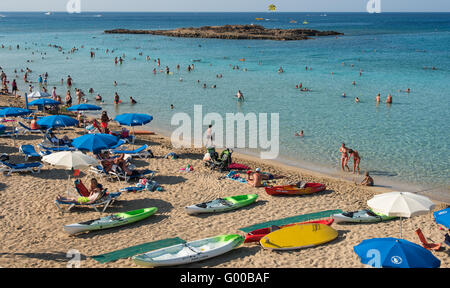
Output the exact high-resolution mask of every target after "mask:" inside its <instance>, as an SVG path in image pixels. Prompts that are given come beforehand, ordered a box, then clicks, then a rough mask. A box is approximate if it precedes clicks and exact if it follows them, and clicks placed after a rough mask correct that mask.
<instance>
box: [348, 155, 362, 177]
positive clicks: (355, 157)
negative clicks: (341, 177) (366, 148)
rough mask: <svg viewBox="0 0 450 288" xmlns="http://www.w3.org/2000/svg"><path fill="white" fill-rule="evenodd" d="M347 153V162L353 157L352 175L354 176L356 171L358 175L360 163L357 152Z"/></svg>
mask: <svg viewBox="0 0 450 288" xmlns="http://www.w3.org/2000/svg"><path fill="white" fill-rule="evenodd" d="M348 153H349V156H348V159H349V160H350V158H351V157H352V156H353V173H355V174H356V171H358V174H359V162H360V161H361V157H359V154H358V151H356V150H352V149H348ZM349 170H350V169H349Z"/></svg>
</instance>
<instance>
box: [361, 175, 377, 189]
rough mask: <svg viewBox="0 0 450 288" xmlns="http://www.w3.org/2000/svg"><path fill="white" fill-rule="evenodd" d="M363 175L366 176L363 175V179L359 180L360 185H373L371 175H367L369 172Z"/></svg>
mask: <svg viewBox="0 0 450 288" xmlns="http://www.w3.org/2000/svg"><path fill="white" fill-rule="evenodd" d="M365 176H366V177H365V178H364V180H363V181H362V182H361V185H364V186H373V185H374V182H373V179H372V177H370V176H369V172H366V174H365Z"/></svg>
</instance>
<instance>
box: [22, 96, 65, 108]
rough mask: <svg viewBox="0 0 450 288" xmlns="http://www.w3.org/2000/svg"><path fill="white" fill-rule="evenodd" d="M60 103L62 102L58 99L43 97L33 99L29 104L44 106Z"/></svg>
mask: <svg viewBox="0 0 450 288" xmlns="http://www.w3.org/2000/svg"><path fill="white" fill-rule="evenodd" d="M59 104H61V103H59V102H58V101H55V100H53V99H48V98H41V99H37V100H34V101H32V102H31V103H29V104H28V105H30V106H43V105H59Z"/></svg>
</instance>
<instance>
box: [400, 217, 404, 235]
mask: <svg viewBox="0 0 450 288" xmlns="http://www.w3.org/2000/svg"><path fill="white" fill-rule="evenodd" d="M402 225H403V219H402V217H401V216H400V239H402Z"/></svg>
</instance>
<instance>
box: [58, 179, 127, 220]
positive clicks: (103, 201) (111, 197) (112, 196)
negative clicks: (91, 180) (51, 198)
mask: <svg viewBox="0 0 450 288" xmlns="http://www.w3.org/2000/svg"><path fill="white" fill-rule="evenodd" d="M74 184H75V189H76V190H77V192H78V194H79V195H80V196H81V197H89V190H88V189H87V188H86V186H84V184H83V182H81V180H79V179H77V180H75V183H74ZM107 190H108V189H104V190H103V194H102V196H101V197H100V198H99V199H98V200H97V201H95V202H94V203H89V204H87V203H83V204H80V203H73V202H65V201H59V200H55V204H56V207H58V209H59V210H60V211H61V212H62V213H64V209H63V208H62V205H68V208H67V210H66V211H70V210H71V209H72V208H73V207H75V206H88V207H92V208H94V210H95V211H97V212H100V210H99V209H98V208H97V207H99V206H103V209H102V211H101V212H105V210H106V209H107V208H108V206H110V205H112V204H113V203H114V201H115V200H116V199H117V198H118V197H119V196H120V195H121V194H122V193H121V192H116V193H107Z"/></svg>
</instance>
